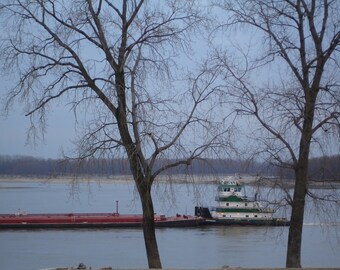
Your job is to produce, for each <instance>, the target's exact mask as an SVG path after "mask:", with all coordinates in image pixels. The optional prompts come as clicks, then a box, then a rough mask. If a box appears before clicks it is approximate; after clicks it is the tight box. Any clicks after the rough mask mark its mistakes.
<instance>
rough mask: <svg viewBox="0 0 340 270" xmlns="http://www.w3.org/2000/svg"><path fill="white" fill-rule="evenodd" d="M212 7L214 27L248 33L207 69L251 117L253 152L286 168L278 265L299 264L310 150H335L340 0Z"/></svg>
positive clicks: (339, 108) (267, 0) (339, 125)
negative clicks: (286, 220) (288, 179)
mask: <svg viewBox="0 0 340 270" xmlns="http://www.w3.org/2000/svg"><path fill="white" fill-rule="evenodd" d="M215 7H218V8H219V10H223V12H224V13H223V15H222V16H221V17H222V20H223V22H222V23H221V24H220V28H219V29H225V28H224V27H228V28H229V29H230V28H232V27H236V26H241V27H242V26H245V28H244V29H245V31H244V33H245V35H247V34H248V35H252V37H253V40H252V43H251V45H250V46H248V47H246V46H244V44H242V45H243V48H242V45H241V46H239V47H238V50H239V53H238V54H237V53H235V51H234V53H233V55H230V54H229V55H228V53H227V52H226V51H225V50H221V49H218V50H216V54H215V60H216V61H215V67H217V68H219V69H222V70H223V71H224V74H225V75H224V76H225V78H227V79H226V82H228V85H226V86H227V90H226V91H227V92H228V93H229V94H230V95H229V96H228V97H229V98H231V99H232V100H233V102H234V105H235V107H236V112H237V113H238V115H242V116H247V117H249V116H250V117H254V118H255V119H256V120H257V121H256V125H258V127H259V130H260V131H261V133H262V134H261V136H260V137H256V139H257V147H258V148H257V150H258V151H257V154H258V155H260V154H261V155H262V154H266V155H267V157H269V159H270V160H271V162H272V163H275V164H276V165H277V166H280V167H283V168H288V169H291V170H292V171H293V172H294V178H295V185H294V194H293V197H292V198H291V196H290V194H289V192H287V193H286V195H287V200H288V202H289V203H290V204H291V206H292V212H291V219H290V222H291V224H290V228H289V237H288V248H287V260H286V266H287V267H301V241H302V228H303V219H304V209H305V200H306V195H309V194H310V192H309V188H308V187H309V186H308V184H309V182H310V181H311V180H312V179H313V177H312V175H308V166H309V157H310V153H311V151H314V153H315V152H318V153H321V154H323V153H324V151H325V149H326V148H327V146H328V145H329V142H332V141H333V144H331V145H333V148H334V147H335V148H336V149H338V148H337V147H338V142H339V136H340V132H339V131H340V121H339V119H340V95H339V94H340V91H339V90H340V88H339V85H340V84H339V83H340V82H339V71H340V70H339V41H340V32H339V20H340V17H339V14H340V12H339V11H340V2H339V1H327V0H323V1H321V0H320V1H319V0H310V1H304V0H294V1H291V0H282V1H275V0H263V1H262V0H261V1H260V0H259V1H257V0H251V1H250V0H249V1H248V0H244V1H241V0H240V1H223V3H221V2H220V1H217V2H216V5H215ZM238 29H240V28H238ZM257 37H262V38H263V40H262V43H260V42H259V39H258V38H257ZM243 40H245V39H243ZM255 42H257V43H255ZM260 72H263V73H262V74H266V75H264V76H263V78H262V79H259V78H258V74H260ZM260 80H261V81H260ZM265 81H267V82H268V83H265ZM252 136H253V135H252ZM325 138H326V139H328V142H327V141H326V140H325ZM332 138H333V139H332ZM334 138H335V140H334ZM260 145H262V146H264V147H263V148H262V147H261V148H260ZM338 151H339V150H334V149H333V154H334V153H335V154H337V153H338Z"/></svg>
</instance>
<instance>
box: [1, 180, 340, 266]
mask: <svg viewBox="0 0 340 270" xmlns="http://www.w3.org/2000/svg"><path fill="white" fill-rule="evenodd" d="M214 195H215V187H214V186H212V185H197V186H191V185H180V184H177V185H172V186H170V185H164V184H160V185H158V186H157V187H155V190H154V203H155V209H156V212H158V213H164V214H167V215H173V214H176V213H181V214H192V213H193V208H194V206H195V204H197V203H199V204H204V205H209V204H212V203H213V202H214ZM116 200H118V201H119V212H120V213H122V214H123V213H141V207H140V203H139V199H138V196H137V193H136V191H135V189H134V185H133V184H132V183H121V184H117V183H115V184H112V183H110V184H108V183H102V184H100V185H98V184H93V183H92V184H87V183H86V184H84V183H83V184H79V185H75V186H72V185H70V184H56V183H46V184H41V183H0V213H13V212H15V211H17V209H18V208H20V209H22V210H26V211H27V212H31V213H42V212H45V213H46V212H112V211H115V202H116ZM312 212H313V211H309V213H310V214H309V216H307V218H306V222H305V227H304V233H303V253H302V264H303V266H304V267H340V256H339V254H340V240H339V237H340V226H339V225H338V226H336V225H334V224H330V223H327V222H322V220H321V221H320V220H319V219H318V220H315V216H314V215H312ZM320 223H324V224H323V225H320ZM287 234H288V228H280V227H267V228H266V227H206V228H190V229H189V228H186V229H183V228H182V229H178V228H177V229H176V228H171V229H170V228H162V229H157V239H158V244H159V250H160V254H161V259H162V264H163V267H164V268H221V267H222V266H227V265H228V266H230V267H284V265H285V253H286V241H287ZM80 262H83V263H84V264H86V265H87V266H92V267H93V268H95V267H103V266H112V267H113V268H139V267H144V268H145V267H147V260H146V255H145V248H144V239H143V234H142V230H140V229H100V230H99V229H96V230H36V231H0V269H23V270H25V269H27V270H28V269H42V268H48V267H62V266H77V265H78V264H79V263H80Z"/></svg>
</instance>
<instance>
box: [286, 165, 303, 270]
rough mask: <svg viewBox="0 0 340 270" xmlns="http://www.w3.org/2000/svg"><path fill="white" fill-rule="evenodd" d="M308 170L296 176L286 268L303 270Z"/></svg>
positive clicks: (297, 173)
mask: <svg viewBox="0 0 340 270" xmlns="http://www.w3.org/2000/svg"><path fill="white" fill-rule="evenodd" d="M306 171H307V170H306V169H305V168H301V169H300V170H298V171H297V172H296V174H295V190H294V198H293V203H292V214H291V218H290V227H289V235H288V246H287V258H286V267H288V268H301V243H302V228H303V218H304V209H305V197H306V185H307V177H306Z"/></svg>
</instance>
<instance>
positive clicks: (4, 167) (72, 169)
mask: <svg viewBox="0 0 340 270" xmlns="http://www.w3.org/2000/svg"><path fill="white" fill-rule="evenodd" d="M168 162H169V160H159V161H158V163H157V164H156V166H158V167H160V166H161V165H164V163H168ZM309 171H310V175H311V176H312V177H313V178H314V179H339V178H340V155H337V156H331V157H321V158H313V159H311V160H310V170H309ZM167 173H169V174H186V173H191V174H235V173H241V174H253V175H256V174H264V175H272V176H280V177H283V178H293V172H292V171H290V170H287V169H280V168H278V167H275V166H272V165H268V164H263V163H256V162H248V161H239V160H232V159H206V160H196V161H193V162H192V164H191V165H190V166H184V165H183V166H179V167H177V168H174V169H171V170H170V171H167ZM128 174H130V166H129V163H128V160H126V159H86V160H82V161H78V160H61V159H42V158H35V157H30V156H1V155H0V175H8V176H15V175H17V176H35V177H44V176H67V175H88V176H91V175H96V176H110V175H128Z"/></svg>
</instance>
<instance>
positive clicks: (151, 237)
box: [139, 184, 162, 269]
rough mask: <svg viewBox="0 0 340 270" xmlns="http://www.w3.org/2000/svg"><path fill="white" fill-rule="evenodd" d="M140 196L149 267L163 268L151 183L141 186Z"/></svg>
mask: <svg viewBox="0 0 340 270" xmlns="http://www.w3.org/2000/svg"><path fill="white" fill-rule="evenodd" d="M139 188H140V198H141V202H142V208H143V217H144V220H143V233H144V241H145V247H146V253H147V258H148V265H149V268H158V269H161V268H162V263H161V260H160V256H159V251H158V245H157V240H156V230H155V221H154V215H155V213H154V208H153V202H152V197H151V185H145V184H144V185H143V186H140V187H139Z"/></svg>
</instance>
